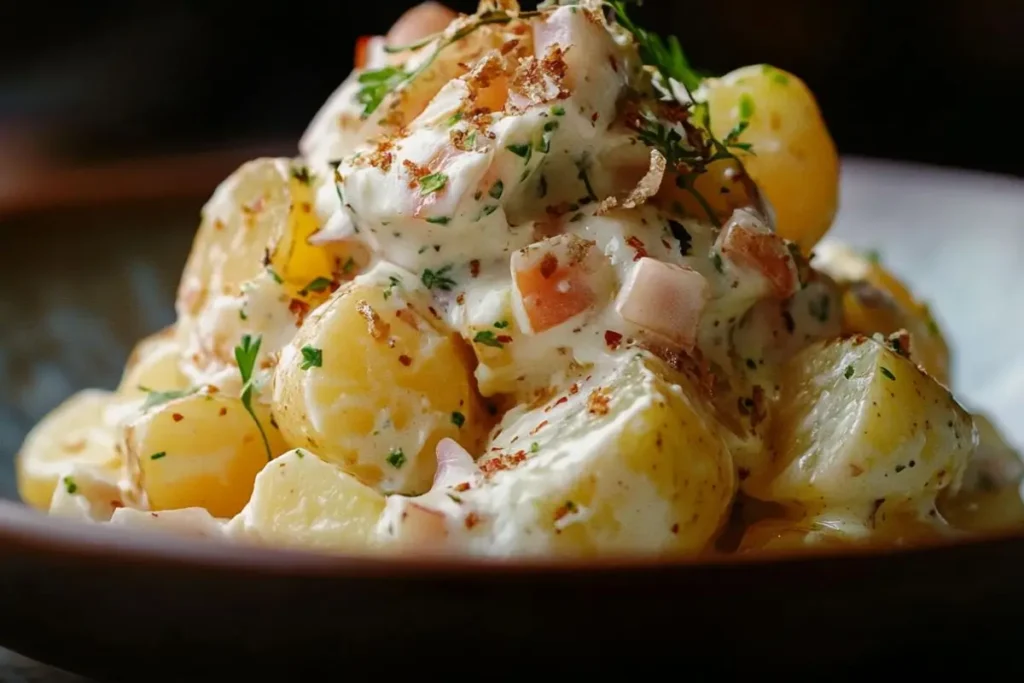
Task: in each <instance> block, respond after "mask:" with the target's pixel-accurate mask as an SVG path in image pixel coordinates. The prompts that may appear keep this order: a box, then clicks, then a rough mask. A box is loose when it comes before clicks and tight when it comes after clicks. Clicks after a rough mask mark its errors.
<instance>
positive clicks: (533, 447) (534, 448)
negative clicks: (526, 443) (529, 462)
mask: <svg viewBox="0 0 1024 683" xmlns="http://www.w3.org/2000/svg"><path fill="white" fill-rule="evenodd" d="M539 450H540V444H539V443H537V442H536V441H534V442H533V443H531V444H530V452H531V453H536V452H537V451H539Z"/></svg>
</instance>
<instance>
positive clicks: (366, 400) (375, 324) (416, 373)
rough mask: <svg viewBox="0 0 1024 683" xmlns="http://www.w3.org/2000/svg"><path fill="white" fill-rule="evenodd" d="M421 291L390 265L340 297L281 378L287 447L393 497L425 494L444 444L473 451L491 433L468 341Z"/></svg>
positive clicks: (307, 328)
mask: <svg viewBox="0 0 1024 683" xmlns="http://www.w3.org/2000/svg"><path fill="white" fill-rule="evenodd" d="M416 282H417V279H416V278H415V276H414V275H412V274H411V273H408V272H407V271H403V270H400V269H396V268H392V267H387V266H382V267H381V268H379V269H376V270H374V271H372V272H371V273H367V274H366V276H364V277H360V278H359V279H357V280H356V281H355V282H354V283H352V284H351V285H349V286H346V287H343V288H341V289H339V290H338V291H337V292H336V293H335V294H334V295H333V296H332V298H331V299H330V301H328V302H327V303H326V304H324V306H322V307H321V308H319V309H317V310H316V311H315V312H314V313H313V314H312V315H311V316H310V317H309V318H308V319H307V320H306V322H305V323H304V324H303V326H302V328H301V329H300V330H299V332H298V334H296V336H295V338H294V339H293V340H292V342H291V343H290V344H289V345H288V346H287V347H285V349H284V351H283V353H282V355H281V360H280V362H279V363H278V365H277V368H276V370H275V374H274V403H273V410H274V415H275V417H276V419H277V423H278V424H279V425H280V426H281V431H282V433H283V434H284V435H285V437H286V439H287V440H288V442H289V443H290V444H291V445H292V446H296V447H298V446H301V447H308V448H310V449H312V450H314V451H315V452H316V453H318V454H319V455H320V457H322V458H324V459H325V460H327V461H328V462H332V463H335V464H337V465H340V466H341V467H343V468H344V469H345V470H346V471H348V472H350V473H351V474H354V475H355V476H357V477H359V478H360V479H361V480H362V481H363V482H364V483H366V484H367V485H370V486H373V487H375V488H378V489H379V490H381V491H384V492H387V493H422V492H423V491H426V490H427V489H429V488H430V484H431V481H432V479H433V476H434V470H435V467H436V465H435V462H436V461H435V457H434V447H435V446H436V444H437V442H438V441H440V440H441V439H442V438H444V437H451V438H453V439H455V440H457V441H459V442H460V443H463V444H470V445H474V444H476V443H477V441H478V438H479V436H480V434H481V433H482V431H483V429H485V427H484V426H483V415H482V411H481V410H480V409H479V408H478V406H477V398H476V396H475V390H474V388H473V385H472V382H471V376H470V369H469V367H468V365H467V362H466V359H465V355H464V351H463V349H462V347H461V346H459V344H460V342H459V341H458V340H457V338H456V337H455V336H454V335H453V334H452V333H449V332H447V331H444V330H443V329H442V328H441V327H440V326H439V324H438V323H439V321H438V320H437V318H435V317H434V314H433V313H431V312H430V311H429V309H428V304H427V303H426V302H425V301H423V300H422V299H421V298H420V297H419V296H418V292H417V290H416Z"/></svg>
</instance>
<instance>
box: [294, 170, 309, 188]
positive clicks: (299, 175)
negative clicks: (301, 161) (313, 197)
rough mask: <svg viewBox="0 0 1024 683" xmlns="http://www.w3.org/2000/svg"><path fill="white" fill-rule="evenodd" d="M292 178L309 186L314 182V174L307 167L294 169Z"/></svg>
mask: <svg viewBox="0 0 1024 683" xmlns="http://www.w3.org/2000/svg"><path fill="white" fill-rule="evenodd" d="M292 178H294V179H295V180H297V181H299V182H300V183H302V184H303V185H309V184H310V183H312V182H313V174H312V173H310V172H309V168H308V167H307V166H299V167H297V168H296V167H293V168H292Z"/></svg>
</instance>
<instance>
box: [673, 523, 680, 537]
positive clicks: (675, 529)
mask: <svg viewBox="0 0 1024 683" xmlns="http://www.w3.org/2000/svg"><path fill="white" fill-rule="evenodd" d="M672 533H674V534H678V533H679V524H678V522H677V523H676V524H673V525H672Z"/></svg>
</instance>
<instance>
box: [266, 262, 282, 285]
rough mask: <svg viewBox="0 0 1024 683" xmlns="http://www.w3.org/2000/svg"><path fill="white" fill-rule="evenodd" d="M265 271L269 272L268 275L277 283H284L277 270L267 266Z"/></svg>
mask: <svg viewBox="0 0 1024 683" xmlns="http://www.w3.org/2000/svg"><path fill="white" fill-rule="evenodd" d="M267 272H268V273H270V277H272V278H273V279H274V282H276V283H277V284H279V285H280V284H283V283H284V279H283V278H282V277H281V276H280V275H278V274H277V271H276V270H274V269H273V268H271V267H269V266H268V267H267Z"/></svg>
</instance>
